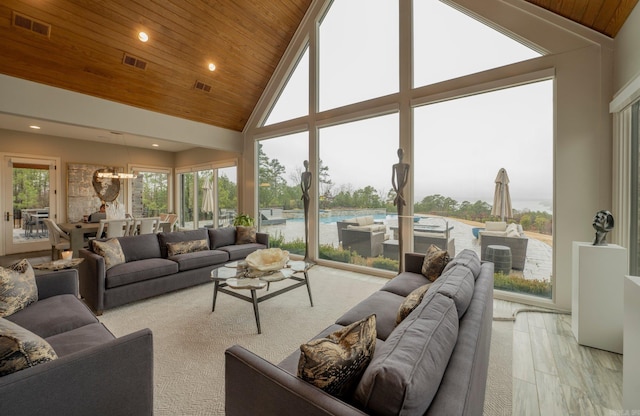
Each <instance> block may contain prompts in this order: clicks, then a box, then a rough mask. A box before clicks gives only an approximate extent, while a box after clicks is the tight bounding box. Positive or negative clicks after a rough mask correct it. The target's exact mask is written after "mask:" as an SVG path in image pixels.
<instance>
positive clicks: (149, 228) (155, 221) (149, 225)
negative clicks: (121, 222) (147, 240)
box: [134, 217, 160, 234]
mask: <svg viewBox="0 0 640 416" xmlns="http://www.w3.org/2000/svg"><path fill="white" fill-rule="evenodd" d="M159 224H160V217H148V218H138V219H137V220H136V225H135V226H134V227H135V228H136V232H137V234H156V233H157V232H158V225H159Z"/></svg>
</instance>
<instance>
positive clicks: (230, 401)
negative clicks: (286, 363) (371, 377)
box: [224, 345, 365, 416]
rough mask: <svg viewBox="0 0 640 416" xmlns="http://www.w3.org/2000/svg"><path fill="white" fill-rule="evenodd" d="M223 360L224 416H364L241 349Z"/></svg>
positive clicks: (231, 350) (228, 352) (234, 349)
mask: <svg viewBox="0 0 640 416" xmlns="http://www.w3.org/2000/svg"><path fill="white" fill-rule="evenodd" d="M224 356H225V411H226V415H227V416H245V415H277V416H289V415H290V416H298V415H305V416H317V415H364V414H365V413H363V412H361V411H360V410H358V409H356V408H355V407H353V406H351V405H349V404H347V403H346V402H343V401H341V400H339V399H337V398H335V397H333V396H331V395H330V394H327V393H325V392H324V391H322V390H320V389H319V388H317V387H315V386H313V385H311V384H309V383H307V382H306V381H303V380H302V379H300V378H298V377H296V376H294V375H293V374H291V373H288V372H287V371H284V370H283V369H281V368H280V367H278V366H276V365H274V364H272V363H270V362H268V361H266V360H265V359H263V358H261V357H259V356H257V355H255V354H254V353H252V352H251V351H248V350H247V349H245V348H244V347H241V346H239V345H234V346H232V347H230V348H228V349H227V350H226V351H225V353H224ZM247 392H251V394H247Z"/></svg>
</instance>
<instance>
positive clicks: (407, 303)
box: [396, 283, 431, 325]
mask: <svg viewBox="0 0 640 416" xmlns="http://www.w3.org/2000/svg"><path fill="white" fill-rule="evenodd" d="M430 287H431V283H427V284H426V285H422V286H420V287H419V288H417V289H414V290H413V291H412V292H411V293H409V294H408V295H407V297H406V298H405V299H404V301H402V304H400V308H398V314H397V315H396V325H398V324H399V323H400V322H402V321H403V320H404V318H406V317H407V316H409V314H410V313H411V312H412V311H413V310H414V309H415V308H416V307H417V306H418V305H419V304H420V302H422V298H424V295H425V294H426V293H427V290H429V288H430Z"/></svg>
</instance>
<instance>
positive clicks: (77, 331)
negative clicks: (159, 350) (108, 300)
mask: <svg viewBox="0 0 640 416" xmlns="http://www.w3.org/2000/svg"><path fill="white" fill-rule="evenodd" d="M36 284H37V287H38V301H36V302H35V303H32V304H31V305H29V306H27V307H26V308H24V309H22V310H20V311H18V312H15V313H14V314H12V315H9V316H7V317H5V318H4V319H6V320H8V321H11V322H13V323H15V324H17V325H19V326H20V327H22V328H24V329H26V330H28V331H31V332H32V333H34V334H36V335H38V336H40V337H41V338H43V339H44V340H45V341H47V342H48V343H49V345H51V347H52V348H53V350H54V351H55V352H56V355H57V356H58V358H57V359H54V360H52V361H48V362H43V363H40V364H37V365H35V366H33V367H28V368H25V369H22V370H19V371H17V372H14V373H11V374H8V375H5V376H2V377H0V414H1V415H13V416H19V415H66V416H71V415H78V416H80V415H105V416H106V415H110V416H118V415H123V416H124V415H151V414H153V386H154V383H153V338H152V334H151V331H150V330H149V329H143V330H140V331H137V332H134V333H132V334H129V335H125V336H123V337H120V338H116V337H115V336H114V335H113V334H112V333H111V332H109V330H108V329H107V328H105V327H104V326H103V325H102V324H101V323H100V322H98V320H97V319H96V317H95V315H94V314H93V313H92V312H91V311H90V310H89V308H87V306H86V305H84V304H83V303H82V301H80V299H79V298H78V273H77V271H76V270H73V269H71V270H61V271H54V272H47V273H42V274H39V275H37V276H36Z"/></svg>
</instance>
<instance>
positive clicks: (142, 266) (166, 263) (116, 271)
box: [105, 258, 178, 289]
mask: <svg viewBox="0 0 640 416" xmlns="http://www.w3.org/2000/svg"><path fill="white" fill-rule="evenodd" d="M175 273H178V263H176V262H175V261H171V260H167V259H160V258H157V259H146V260H138V261H132V262H129V263H123V264H119V265H117V266H113V267H112V268H110V269H109V270H107V273H106V278H105V286H106V288H107V289H111V288H114V287H118V286H122V285H128V284H130V283H135V282H141V281H143V280H149V279H155V278H156V277H162V276H167V275H170V274H175Z"/></svg>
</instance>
